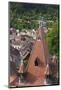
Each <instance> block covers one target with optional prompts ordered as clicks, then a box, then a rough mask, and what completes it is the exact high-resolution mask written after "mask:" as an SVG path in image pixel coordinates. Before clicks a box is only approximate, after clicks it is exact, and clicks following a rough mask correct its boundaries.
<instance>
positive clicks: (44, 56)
mask: <svg viewBox="0 0 61 90" xmlns="http://www.w3.org/2000/svg"><path fill="white" fill-rule="evenodd" d="M45 25H46V23H45V22H44V21H43V18H42V21H40V22H39V28H38V30H37V40H36V41H35V43H34V46H33V49H32V52H31V55H30V58H29V62H28V73H30V75H31V76H28V78H29V79H30V78H31V81H32V80H33V78H32V75H33V76H34V78H35V81H34V85H37V84H38V85H39V84H40V85H43V84H44V80H45V72H46V67H47V63H48V60H49V53H48V47H47V43H46V41H45V39H44V34H45V33H44V29H45V28H44V27H45Z"/></svg>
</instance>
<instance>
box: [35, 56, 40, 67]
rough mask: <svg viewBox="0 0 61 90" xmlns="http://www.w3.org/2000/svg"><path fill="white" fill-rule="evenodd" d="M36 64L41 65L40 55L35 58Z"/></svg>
mask: <svg viewBox="0 0 61 90" xmlns="http://www.w3.org/2000/svg"><path fill="white" fill-rule="evenodd" d="M35 66H40V59H39V58H38V57H37V58H36V59H35Z"/></svg>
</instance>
